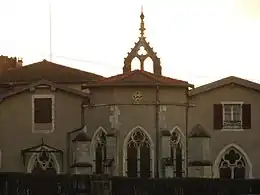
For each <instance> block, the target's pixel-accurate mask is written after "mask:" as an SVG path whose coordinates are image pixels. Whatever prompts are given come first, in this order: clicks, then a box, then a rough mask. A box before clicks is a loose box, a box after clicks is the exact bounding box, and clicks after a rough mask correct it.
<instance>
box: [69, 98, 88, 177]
mask: <svg viewBox="0 0 260 195" xmlns="http://www.w3.org/2000/svg"><path fill="white" fill-rule="evenodd" d="M86 107H87V106H86V105H84V104H83V103H82V104H81V127H80V128H79V129H76V130H73V131H70V132H68V133H67V172H68V173H70V157H71V150H70V142H71V141H70V136H71V134H72V133H76V132H78V131H81V130H82V128H83V127H84V125H85V108H86Z"/></svg>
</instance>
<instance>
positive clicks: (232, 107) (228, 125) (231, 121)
mask: <svg viewBox="0 0 260 195" xmlns="http://www.w3.org/2000/svg"><path fill="white" fill-rule="evenodd" d="M222 105H223V128H224V129H241V128H242V103H224V104H222Z"/></svg>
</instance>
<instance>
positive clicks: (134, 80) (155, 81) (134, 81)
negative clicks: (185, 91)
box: [90, 70, 192, 86]
mask: <svg viewBox="0 0 260 195" xmlns="http://www.w3.org/2000/svg"><path fill="white" fill-rule="evenodd" d="M113 85H120V86H124V85H126V86H127V85H170V86H171V85H174V86H178V85H179V86H182V85H183V86H192V85H191V84H189V83H188V82H186V81H181V80H178V79H173V78H170V77H165V76H162V75H156V74H153V73H150V72H147V71H143V70H133V71H131V72H127V73H123V74H119V75H115V76H112V77H108V78H103V79H100V80H97V81H96V82H95V83H93V84H90V86H113Z"/></svg>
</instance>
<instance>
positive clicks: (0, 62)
mask: <svg viewBox="0 0 260 195" xmlns="http://www.w3.org/2000/svg"><path fill="white" fill-rule="evenodd" d="M22 65H23V60H22V59H21V58H18V59H17V58H16V57H14V58H13V57H8V56H3V55H1V56H0V74H2V73H3V72H6V71H8V70H11V69H14V68H18V67H22Z"/></svg>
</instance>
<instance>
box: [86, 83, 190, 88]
mask: <svg viewBox="0 0 260 195" xmlns="http://www.w3.org/2000/svg"><path fill="white" fill-rule="evenodd" d="M156 86H161V87H185V88H188V87H191V88H193V87H194V85H192V84H189V83H187V84H186V83H184V84H161V83H156V84H149V83H123V84H122V83H120V84H99V83H97V84H86V87H92V88H95V87H156Z"/></svg>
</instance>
